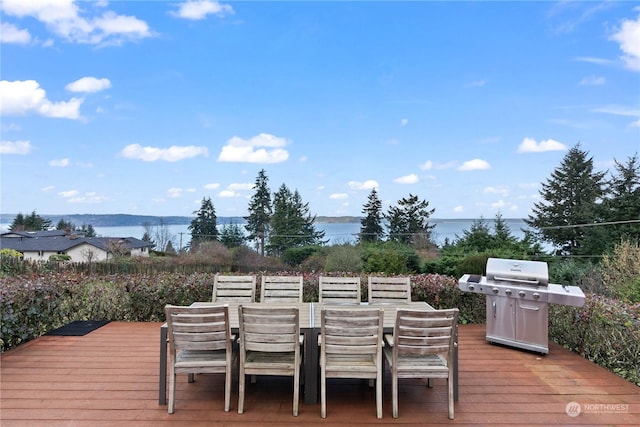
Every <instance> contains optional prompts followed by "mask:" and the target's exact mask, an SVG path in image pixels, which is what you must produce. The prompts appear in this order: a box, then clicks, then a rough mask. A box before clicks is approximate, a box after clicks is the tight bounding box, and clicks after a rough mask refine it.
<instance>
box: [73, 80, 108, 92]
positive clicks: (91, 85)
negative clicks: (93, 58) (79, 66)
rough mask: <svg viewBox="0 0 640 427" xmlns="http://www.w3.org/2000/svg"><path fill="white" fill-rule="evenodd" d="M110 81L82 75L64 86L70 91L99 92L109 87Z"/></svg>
mask: <svg viewBox="0 0 640 427" xmlns="http://www.w3.org/2000/svg"><path fill="white" fill-rule="evenodd" d="M110 87H111V82H110V81H109V79H97V78H95V77H83V78H81V79H79V80H76V81H75V82H71V83H69V84H68V85H66V86H65V87H64V88H65V89H67V90H68V91H71V92H90V93H94V92H100V91H101V90H105V89H109V88H110Z"/></svg>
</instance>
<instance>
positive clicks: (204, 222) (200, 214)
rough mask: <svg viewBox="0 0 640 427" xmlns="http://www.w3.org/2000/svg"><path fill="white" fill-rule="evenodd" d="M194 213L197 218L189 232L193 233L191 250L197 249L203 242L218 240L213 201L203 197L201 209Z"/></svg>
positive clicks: (190, 226)
mask: <svg viewBox="0 0 640 427" xmlns="http://www.w3.org/2000/svg"><path fill="white" fill-rule="evenodd" d="M193 213H194V214H195V215H196V217H195V218H194V219H193V220H192V221H191V224H190V225H189V231H191V248H192V249H195V248H197V247H198V245H199V244H200V243H202V242H208V241H215V240H218V222H217V217H216V210H215V208H214V206H213V203H212V202H211V199H210V198H204V197H203V198H202V204H201V206H200V209H199V210H197V211H194V212H193Z"/></svg>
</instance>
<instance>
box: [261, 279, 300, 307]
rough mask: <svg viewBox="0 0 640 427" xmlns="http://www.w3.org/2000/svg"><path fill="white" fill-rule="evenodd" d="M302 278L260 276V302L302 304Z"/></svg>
mask: <svg viewBox="0 0 640 427" xmlns="http://www.w3.org/2000/svg"><path fill="white" fill-rule="evenodd" d="M302 280H303V277H302V276H262V285H261V286H260V302H266V303H270V302H277V303H281V302H292V303H299V302H302V284H303V282H302Z"/></svg>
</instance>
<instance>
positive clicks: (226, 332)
mask: <svg viewBox="0 0 640 427" xmlns="http://www.w3.org/2000/svg"><path fill="white" fill-rule="evenodd" d="M165 314H166V316H167V330H168V332H167V333H168V335H167V336H168V339H169V354H170V359H171V362H170V365H169V404H168V408H167V410H168V412H169V413H170V414H173V411H174V404H175V394H176V375H177V374H188V375H189V382H193V381H194V374H218V373H220V374H225V384H224V410H225V412H228V411H229V404H230V401H231V368H232V360H233V356H234V353H233V350H232V346H231V341H232V336H231V328H230V324H229V307H228V306H226V305H220V306H209V307H184V306H175V305H167V306H165Z"/></svg>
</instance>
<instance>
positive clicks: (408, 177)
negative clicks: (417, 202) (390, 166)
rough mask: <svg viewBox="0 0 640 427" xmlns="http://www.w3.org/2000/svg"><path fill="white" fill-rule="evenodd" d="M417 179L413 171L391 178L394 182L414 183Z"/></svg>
mask: <svg viewBox="0 0 640 427" xmlns="http://www.w3.org/2000/svg"><path fill="white" fill-rule="evenodd" d="M418 181H420V179H419V178H418V175H416V174H415V173H412V174H409V175H405V176H401V177H398V178H396V179H394V180H393V182H395V183H396V184H415V183H416V182H418Z"/></svg>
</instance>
